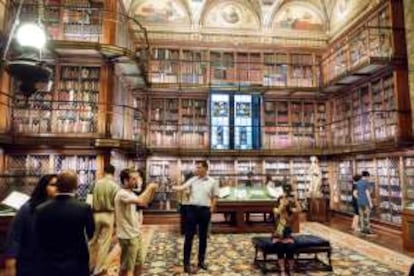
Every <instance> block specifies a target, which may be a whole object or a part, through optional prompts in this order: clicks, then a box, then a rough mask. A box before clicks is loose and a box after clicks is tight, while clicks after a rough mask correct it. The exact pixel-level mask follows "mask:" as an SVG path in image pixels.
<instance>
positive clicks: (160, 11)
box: [132, 0, 191, 25]
mask: <svg viewBox="0 0 414 276" xmlns="http://www.w3.org/2000/svg"><path fill="white" fill-rule="evenodd" d="M137 2H138V1H137ZM133 9H134V10H133V12H132V15H133V16H134V17H135V18H136V19H137V20H139V21H140V22H142V23H144V24H145V23H149V24H154V23H155V24H170V23H178V24H188V25H189V24H191V20H190V18H189V15H188V12H187V11H186V8H185V6H184V5H183V4H182V3H181V2H180V1H174V0H157V1H153V0H145V1H139V2H138V3H134V5H133Z"/></svg>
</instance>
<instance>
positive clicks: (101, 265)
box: [89, 164, 119, 275]
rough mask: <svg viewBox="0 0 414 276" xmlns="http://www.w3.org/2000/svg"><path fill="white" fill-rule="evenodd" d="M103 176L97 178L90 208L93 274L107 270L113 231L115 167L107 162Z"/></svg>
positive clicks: (115, 188) (91, 266)
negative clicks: (92, 232)
mask: <svg viewBox="0 0 414 276" xmlns="http://www.w3.org/2000/svg"><path fill="white" fill-rule="evenodd" d="M104 173H105V175H104V177H103V178H101V179H100V180H98V181H97V182H96V184H95V187H94V189H93V200H92V209H93V212H94V219H95V229H96V230H95V235H94V236H93V238H92V240H91V241H90V243H89V248H90V254H91V258H90V265H89V267H90V269H91V271H92V272H93V275H104V274H105V273H106V271H107V268H106V266H105V265H106V264H105V261H106V257H107V256H108V253H109V248H110V246H111V240H112V235H113V232H114V210H115V203H114V199H115V195H116V193H117V192H118V190H119V185H118V184H117V183H116V182H115V180H114V173H115V168H114V166H112V165H111V164H108V165H106V166H105V168H104Z"/></svg>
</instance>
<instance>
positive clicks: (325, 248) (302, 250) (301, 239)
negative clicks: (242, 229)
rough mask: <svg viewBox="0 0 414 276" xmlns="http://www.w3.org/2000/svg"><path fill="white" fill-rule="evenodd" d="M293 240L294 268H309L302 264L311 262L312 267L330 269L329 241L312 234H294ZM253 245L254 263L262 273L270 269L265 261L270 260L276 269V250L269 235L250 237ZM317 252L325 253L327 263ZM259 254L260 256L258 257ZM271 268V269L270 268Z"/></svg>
mask: <svg viewBox="0 0 414 276" xmlns="http://www.w3.org/2000/svg"><path fill="white" fill-rule="evenodd" d="M294 240H295V270H297V271H302V270H309V269H310V268H309V266H306V268H303V266H302V265H303V264H304V263H305V264H306V263H309V261H311V262H313V264H312V269H318V270H327V271H332V263H331V251H332V248H331V244H330V242H329V241H327V240H325V239H322V238H320V237H317V236H314V235H305V234H298V235H295V236H294ZM252 243H253V245H254V247H255V255H254V264H255V265H256V266H257V267H258V268H260V269H261V270H262V272H263V273H266V272H267V271H270V270H269V269H268V267H267V263H270V262H272V263H273V264H274V266H275V267H276V270H278V269H279V268H278V266H277V264H276V263H277V262H276V260H277V251H276V249H275V247H274V245H273V243H272V241H271V238H270V236H267V237H266V236H256V237H253V238H252ZM318 253H325V254H326V257H327V259H328V264H326V263H325V262H323V261H322V260H320V259H319V258H318V255H317V254H318ZM303 254H306V255H309V254H313V257H312V258H310V257H309V256H303ZM260 255H262V257H261V258H260ZM270 256H272V258H268V257H270ZM272 270H273V269H272Z"/></svg>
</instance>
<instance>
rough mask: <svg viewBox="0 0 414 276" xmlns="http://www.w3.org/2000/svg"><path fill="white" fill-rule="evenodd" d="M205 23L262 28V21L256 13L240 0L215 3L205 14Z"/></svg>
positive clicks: (217, 25) (243, 27)
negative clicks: (240, 2)
mask: <svg viewBox="0 0 414 276" xmlns="http://www.w3.org/2000/svg"><path fill="white" fill-rule="evenodd" d="M203 25H204V26H205V27H217V28H223V27H224V28H240V29H259V28H260V22H259V19H258V17H257V16H256V15H255V13H254V12H253V11H252V10H250V9H249V8H247V7H246V6H244V5H241V4H239V3H238V2H224V3H219V4H218V5H215V6H214V7H212V8H211V9H210V10H209V11H208V12H207V14H206V15H205V18H204V22H203Z"/></svg>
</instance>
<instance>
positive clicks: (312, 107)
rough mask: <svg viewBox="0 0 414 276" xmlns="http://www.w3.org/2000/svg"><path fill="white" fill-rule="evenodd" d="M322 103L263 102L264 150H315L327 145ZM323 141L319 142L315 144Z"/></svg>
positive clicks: (266, 100) (265, 100) (269, 100)
mask: <svg viewBox="0 0 414 276" xmlns="http://www.w3.org/2000/svg"><path fill="white" fill-rule="evenodd" d="M326 122H327V121H326V106H325V104H324V103H323V102H315V101H305V100H290V101H288V100H285V101H282V100H273V99H271V98H269V99H266V98H265V99H264V103H263V124H262V136H263V138H262V139H263V143H262V144H263V148H265V149H272V148H290V147H296V148H312V147H314V146H315V145H323V144H325V143H326V136H327V133H326ZM316 139H320V141H316Z"/></svg>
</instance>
